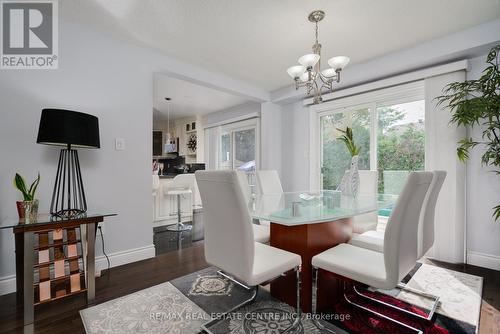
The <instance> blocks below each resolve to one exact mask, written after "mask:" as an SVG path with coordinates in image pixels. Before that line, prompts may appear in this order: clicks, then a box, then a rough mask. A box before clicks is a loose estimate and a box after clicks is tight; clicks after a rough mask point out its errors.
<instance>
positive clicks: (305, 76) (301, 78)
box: [300, 72, 316, 82]
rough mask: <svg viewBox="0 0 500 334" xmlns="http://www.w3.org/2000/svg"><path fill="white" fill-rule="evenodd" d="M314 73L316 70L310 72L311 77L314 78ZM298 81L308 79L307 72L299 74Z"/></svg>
mask: <svg viewBox="0 0 500 334" xmlns="http://www.w3.org/2000/svg"><path fill="white" fill-rule="evenodd" d="M315 75H316V72H311V78H313V79H314V76H315ZM300 81H302V82H306V81H309V72H304V73H303V74H302V75H301V76H300Z"/></svg>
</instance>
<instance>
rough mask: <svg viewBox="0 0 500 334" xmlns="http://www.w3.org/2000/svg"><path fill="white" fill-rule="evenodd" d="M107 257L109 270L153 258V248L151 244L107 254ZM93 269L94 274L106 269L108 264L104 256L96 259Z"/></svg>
mask: <svg viewBox="0 0 500 334" xmlns="http://www.w3.org/2000/svg"><path fill="white" fill-rule="evenodd" d="M108 257H109V262H110V264H111V268H113V267H118V266H121V265H124V264H128V263H132V262H137V261H141V260H146V259H150V258H152V257H155V246H154V245H153V244H151V245H148V246H144V247H139V248H133V249H128V250H126V251H121V252H116V253H112V254H109V255H108ZM95 268H96V272H100V271H101V270H104V269H107V268H108V262H107V260H106V257H105V256H104V255H101V256H98V257H96V259H95Z"/></svg>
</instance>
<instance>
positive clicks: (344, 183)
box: [337, 127, 360, 197]
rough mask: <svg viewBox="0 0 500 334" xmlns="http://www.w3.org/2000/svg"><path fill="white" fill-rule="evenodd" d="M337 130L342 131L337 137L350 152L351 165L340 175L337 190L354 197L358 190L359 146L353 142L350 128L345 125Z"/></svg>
mask: <svg viewBox="0 0 500 334" xmlns="http://www.w3.org/2000/svg"><path fill="white" fill-rule="evenodd" d="M337 130H338V131H340V132H341V133H342V136H340V137H339V138H338V139H339V140H340V141H342V142H343V143H344V144H345V146H346V147H347V150H348V151H349V153H350V154H351V167H350V168H349V170H348V171H346V172H345V174H344V177H342V180H341V181H340V185H339V188H338V190H340V191H341V192H342V193H344V194H346V195H350V196H354V197H356V196H357V194H358V190H359V171H358V160H359V151H360V147H359V146H357V145H356V143H355V142H354V135H353V133H352V128H350V127H346V129H345V130H342V129H337Z"/></svg>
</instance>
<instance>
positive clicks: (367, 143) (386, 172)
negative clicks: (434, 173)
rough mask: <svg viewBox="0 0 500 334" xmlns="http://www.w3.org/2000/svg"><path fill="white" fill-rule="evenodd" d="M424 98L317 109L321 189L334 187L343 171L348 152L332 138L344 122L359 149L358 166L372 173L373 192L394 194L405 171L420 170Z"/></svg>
mask: <svg viewBox="0 0 500 334" xmlns="http://www.w3.org/2000/svg"><path fill="white" fill-rule="evenodd" d="M424 102H425V101H424V100H416V101H409V102H406V101H404V102H402V103H384V102H378V103H371V104H367V105H363V106H357V107H350V108H349V107H348V108H342V109H339V110H332V111H327V112H322V113H320V114H319V130H320V142H319V143H320V145H319V149H320V152H319V157H320V173H319V175H320V186H321V188H322V189H336V188H337V187H338V185H339V183H340V181H341V179H342V176H343V175H344V172H345V171H346V170H348V169H349V166H350V160H351V157H350V154H349V152H348V151H347V148H346V147H345V144H344V143H343V142H342V141H340V140H338V138H339V137H340V136H341V135H342V133H341V132H340V131H339V129H340V130H345V128H346V127H347V126H349V127H350V128H352V129H353V135H354V140H355V142H356V145H357V146H359V147H360V154H359V169H360V170H368V169H372V170H375V169H376V170H377V171H378V177H379V184H378V191H379V193H391V194H399V192H400V191H401V188H402V186H403V184H404V182H405V180H406V176H407V175H408V173H409V172H410V171H412V170H423V169H424V161H425V153H424V152H425V129H424V124H425V120H424V111H425V103H424Z"/></svg>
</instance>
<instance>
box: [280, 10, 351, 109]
mask: <svg viewBox="0 0 500 334" xmlns="http://www.w3.org/2000/svg"><path fill="white" fill-rule="evenodd" d="M308 18H309V21H310V22H312V23H314V24H315V32H316V41H315V43H314V45H313V46H312V51H313V53H309V54H306V55H304V56H302V57H300V58H299V64H300V65H296V66H292V67H290V68H288V69H287V73H288V74H289V75H290V76H291V77H292V78H293V80H294V81H295V89H297V90H298V89H299V87H306V91H307V95H308V96H312V97H313V103H314V104H318V103H321V102H322V101H323V99H322V98H321V95H322V94H323V93H324V92H331V91H333V83H339V82H340V72H341V71H342V69H343V68H344V67H346V65H347V64H348V63H349V57H345V56H336V57H333V58H330V59H329V60H328V65H330V67H329V68H327V69H324V70H321V44H320V43H319V42H318V22H319V21H321V20H323V19H324V18H325V12H324V11H322V10H315V11H314V12H312V13H311V14H309V17H308Z"/></svg>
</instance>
